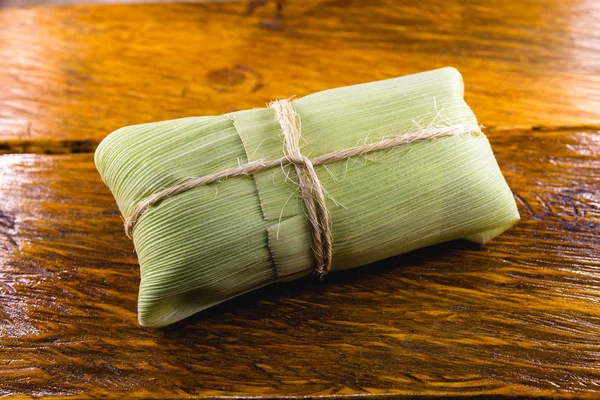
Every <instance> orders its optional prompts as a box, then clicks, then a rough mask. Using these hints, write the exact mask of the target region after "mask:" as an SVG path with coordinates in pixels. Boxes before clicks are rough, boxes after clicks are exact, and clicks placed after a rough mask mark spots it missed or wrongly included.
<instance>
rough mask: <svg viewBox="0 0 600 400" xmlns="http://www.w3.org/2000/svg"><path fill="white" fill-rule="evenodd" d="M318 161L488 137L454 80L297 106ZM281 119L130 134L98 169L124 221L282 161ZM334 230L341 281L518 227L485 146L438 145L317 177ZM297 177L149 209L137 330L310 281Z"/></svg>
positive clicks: (102, 153) (440, 75)
mask: <svg viewBox="0 0 600 400" xmlns="http://www.w3.org/2000/svg"><path fill="white" fill-rule="evenodd" d="M293 106H294V108H295V110H296V112H297V113H298V116H299V117H298V124H299V126H300V129H301V133H302V142H301V150H302V153H303V154H305V155H307V156H308V157H309V158H312V157H316V156H319V155H322V154H325V153H328V152H332V151H335V150H339V149H342V148H348V147H354V146H356V145H359V144H364V143H369V142H373V141H378V140H382V139H384V138H390V137H394V136H398V135H402V134H406V133H409V132H415V131H416V130H418V129H423V128H435V127H443V126H453V125H459V124H477V120H476V118H475V116H474V115H473V113H472V111H471V110H470V108H469V107H468V105H467V104H466V103H465V102H464V100H463V81H462V77H461V76H460V74H459V73H458V71H456V70H455V69H453V68H444V69H439V70H435V71H430V72H424V73H420V74H416V75H411V76H406V77H401V78H396V79H390V80H385V81H380V82H373V83H367V84H363V85H357V86H350V87H344V88H339V89H333V90H327V91H323V92H319V93H315V94H312V95H309V96H306V97H303V98H300V99H297V100H295V101H293ZM282 140H283V139H282V134H281V129H280V126H279V124H278V123H277V121H276V120H275V115H274V111H273V110H272V109H270V108H263V109H255V110H247V111H239V112H234V113H231V114H228V115H222V116H210V117H194V118H184V119H178V120H173V121H165V122H157V123H151V124H144V125H136V126H130V127H125V128H122V129H119V130H117V131H115V132H114V133H112V134H111V135H109V136H108V137H107V138H106V139H104V141H102V143H101V144H100V146H99V147H98V150H97V151H96V154H95V162H96V166H97V168H98V170H99V171H100V174H101V175H102V179H103V180H104V182H105V183H106V185H107V186H108V187H109V188H110V189H111V191H112V193H113V194H114V196H115V199H116V201H117V204H118V206H119V209H120V211H121V213H122V214H123V215H124V216H127V215H130V213H131V212H132V210H133V208H134V207H135V206H136V204H137V203H138V202H140V201H141V200H142V199H144V198H145V197H146V196H149V195H151V194H153V193H155V192H157V191H160V190H161V189H164V188H167V187H170V186H173V185H176V184H179V183H181V182H183V181H186V180H188V179H190V178H192V177H199V176H204V175H207V174H210V173H215V172H218V171H221V170H223V169H226V168H231V167H235V166H238V165H239V164H240V163H245V162H248V161H253V160H272V159H277V158H279V157H281V156H283V143H282ZM316 170H317V173H318V176H319V178H320V180H321V182H322V184H323V187H324V188H325V190H326V192H327V196H328V198H327V205H328V209H329V213H330V215H331V219H332V222H333V252H334V253H333V265H332V271H339V270H343V269H348V268H354V267H358V266H361V265H365V264H368V263H372V262H374V261H377V260H381V259H384V258H388V257H391V256H394V255H397V254H401V253H405V252H408V251H411V250H414V249H417V248H421V247H425V246H429V245H432V244H435V243H440V242H445V241H449V240H453V239H459V238H465V239H468V240H472V241H475V242H479V243H483V242H485V241H487V240H489V239H491V238H493V237H494V236H496V235H499V234H500V233H502V232H503V231H505V230H506V229H508V227H510V226H511V225H512V224H513V223H515V222H516V221H517V220H518V219H519V214H518V212H517V208H516V205H515V201H514V199H513V196H512V193H511V191H510V189H509V188H508V186H507V184H506V182H505V180H504V178H503V176H502V174H501V172H500V170H499V168H498V165H497V163H496V160H495V158H494V155H493V153H492V150H491V148H490V145H489V142H488V140H487V138H486V137H485V136H484V135H483V134H481V133H471V134H465V135H460V136H447V137H439V138H436V139H431V140H424V141H419V142H414V143H410V144H407V145H402V146H398V147H396V148H394V149H390V150H383V151H379V152H376V153H370V154H367V155H363V156H361V157H357V158H353V159H348V160H343V161H338V162H335V163H332V164H329V165H326V166H320V167H316ZM295 182H296V172H295V170H294V168H293V167H291V166H284V167H281V168H273V169H270V170H266V171H262V172H259V173H257V174H255V175H254V176H241V177H234V178H230V179H226V180H223V181H221V182H218V183H213V184H208V185H205V186H201V187H198V188H195V189H192V190H189V191H187V192H184V193H181V194H178V195H175V196H173V197H170V198H168V199H165V200H163V201H161V202H160V203H158V204H156V205H154V206H152V207H150V208H149V209H148V210H146V212H144V213H143V214H142V215H141V217H140V218H139V219H138V221H137V224H136V227H135V230H134V233H133V240H134V244H135V248H136V251H137V254H138V257H139V262H140V268H141V284H140V292H139V304H138V310H139V321H140V324H141V325H143V326H149V327H159V326H164V325H168V324H171V323H173V322H176V321H178V320H181V319H183V318H185V317H187V316H189V315H191V314H194V313H196V312H198V311H201V310H203V309H206V308H208V307H211V306H213V305H215V304H218V303H221V302H223V301H225V300H227V299H230V298H232V297H235V296H238V295H240V294H242V293H246V292H249V291H251V290H254V289H257V288H259V287H262V286H265V285H269V284H272V283H275V282H280V281H286V280H292V279H297V278H300V277H303V276H306V275H309V274H310V273H311V272H312V269H313V267H314V259H313V253H312V250H311V248H310V230H309V224H308V220H307V218H306V216H305V211H304V205H303V202H302V200H301V199H300V197H299V191H298V187H297V184H296V183H295Z"/></svg>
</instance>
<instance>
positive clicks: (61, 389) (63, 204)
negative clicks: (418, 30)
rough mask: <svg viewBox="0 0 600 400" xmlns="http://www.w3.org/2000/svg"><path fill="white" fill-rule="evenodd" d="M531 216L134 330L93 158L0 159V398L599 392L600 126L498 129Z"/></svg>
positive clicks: (125, 272)
mask: <svg viewBox="0 0 600 400" xmlns="http://www.w3.org/2000/svg"><path fill="white" fill-rule="evenodd" d="M489 136H490V139H491V141H492V144H493V147H494V149H495V151H496V152H497V156H498V160H499V163H500V165H501V168H502V169H503V171H504V173H505V175H506V178H507V180H508V182H509V184H510V186H511V188H512V189H513V190H514V192H515V196H516V198H517V200H518V203H519V208H520V212H521V214H522V216H523V220H522V221H521V222H520V223H519V224H518V225H517V226H515V227H514V228H512V229H511V230H509V231H508V232H507V233H505V234H504V235H502V236H500V237H498V238H497V239H495V240H493V241H492V242H490V243H489V244H488V245H486V246H484V247H479V246H475V245H472V244H469V243H466V242H453V243H448V244H444V245H440V246H435V247H432V248H427V249H423V250H420V251H416V252H413V253H410V254H407V255H404V256H400V257H396V258H393V259H390V260H387V261H385V262H382V263H379V264H376V265H371V266H368V267H365V268H361V269H358V270H354V271H349V272H347V273H336V274H331V275H330V276H328V277H327V280H326V282H324V283H319V282H312V283H310V282H306V281H303V282H297V283H293V284H288V285H281V286H276V287H271V288H267V289H264V290H260V291H258V292H255V293H252V294H250V295H246V296H243V297H242V298H239V299H236V300H234V301H230V302H228V303H226V304H224V305H221V306H218V307H215V308H213V309H211V310H209V311H207V312H204V313H201V314H199V315H197V316H195V317H192V318H190V319H188V320H186V321H183V322H181V323H178V324H176V325H174V326H172V327H169V328H165V329H161V330H151V329H144V328H141V327H139V326H138V325H137V321H136V292H137V285H138V279H139V276H138V270H137V262H136V258H135V254H134V253H133V249H132V246H131V244H130V242H129V241H128V240H127V239H126V238H125V236H124V234H123V230H122V221H121V219H120V216H119V214H118V211H117V208H116V206H115V205H114V203H113V200H112V198H111V195H110V193H109V192H108V190H107V189H106V188H105V187H104V186H103V184H102V183H101V182H100V179H99V177H98V174H97V173H96V171H95V169H94V166H93V163H92V157H91V155H89V154H82V155H65V156H44V155H31V154H28V155H18V154H14V155H4V156H0V174H1V176H0V207H1V208H0V252H1V254H2V256H1V257H0V263H1V264H0V265H1V270H0V271H1V273H0V293H2V297H1V299H2V301H0V312H1V313H2V317H1V318H0V348H1V349H2V351H0V366H1V367H0V396H3V395H24V396H41V397H45V396H48V397H50V396H67V395H80V396H83V397H92V396H102V395H105V396H112V397H115V396H118V395H122V394H124V393H128V394H129V395H130V396H138V397H165V396H169V397H185V396H199V397H208V396H217V395H219V396H220V395H232V396H260V397H278V396H283V395H287V396H292V397H295V398H297V397H301V396H325V395H336V396H340V397H344V396H351V395H357V394H365V395H366V394H372V395H377V396H382V397H385V396H387V395H390V396H391V395H414V394H418V395H474V394H513V395H514V394H524V395H555V394H574V393H575V394H578V395H586V394H587V395H590V396H591V395H593V394H594V393H596V394H597V393H598V392H600V364H599V362H598V354H599V352H600V342H598V335H599V334H600V308H599V307H598V304H600V272H599V271H600V243H599V242H598V232H599V229H600V185H599V183H600V175H599V174H598V170H599V169H598V168H599V167H600V133H599V132H597V131H577V130H571V131H548V132H539V131H492V132H490V133H489Z"/></svg>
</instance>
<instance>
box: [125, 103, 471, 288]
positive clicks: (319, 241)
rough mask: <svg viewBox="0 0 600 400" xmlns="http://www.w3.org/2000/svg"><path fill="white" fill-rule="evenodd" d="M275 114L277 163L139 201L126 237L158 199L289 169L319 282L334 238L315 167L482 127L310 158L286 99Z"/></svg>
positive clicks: (253, 165)
mask: <svg viewBox="0 0 600 400" xmlns="http://www.w3.org/2000/svg"><path fill="white" fill-rule="evenodd" d="M269 107H271V108H272V109H273V110H274V111H275V118H276V119H277V122H279V125H280V126H281V131H282V134H283V138H284V143H285V151H284V156H283V157H281V158H278V159H275V160H268V161H263V160H259V161H250V162H248V163H246V164H242V165H239V166H237V167H234V168H228V169H225V170H222V171H219V172H217V173H214V174H209V175H204V176H202V177H198V178H191V179H188V180H187V181H185V182H182V183H180V184H178V185H175V186H172V187H169V188H166V189H163V190H161V191H158V192H156V193H154V194H152V195H150V196H148V197H146V198H144V199H143V200H141V201H140V202H139V203H138V204H137V205H136V206H135V208H134V209H133V211H132V212H131V214H130V215H129V216H128V217H126V218H125V233H126V234H127V236H128V237H129V238H132V235H133V229H134V227H135V223H136V222H137V220H138V219H139V218H140V216H141V215H142V214H143V213H144V212H145V211H146V210H147V209H148V208H150V207H151V206H152V205H154V204H157V203H158V202H160V201H161V200H164V199H166V198H169V197H171V196H174V195H176V194H179V193H182V192H186V191H188V190H190V189H193V188H196V187H199V186H203V185H207V184H209V183H213V182H218V181H221V180H223V179H228V178H232V177H235V176H241V175H253V174H255V173H258V172H261V171H264V170H267V169H269V168H273V167H275V166H284V165H293V166H294V168H295V170H296V174H297V175H298V186H299V188H300V193H301V197H302V200H303V201H304V204H305V208H306V215H307V218H308V220H309V222H310V227H311V248H312V251H313V253H314V257H315V268H314V274H315V275H316V276H318V277H320V278H323V277H324V276H325V275H327V273H329V271H330V270H331V261H332V252H333V245H332V244H333V238H332V234H331V218H330V215H329V213H328V211H327V204H326V198H325V190H324V189H323V186H322V184H321V181H320V180H319V177H318V175H317V172H316V171H315V166H319V165H324V164H329V163H333V162H336V161H341V160H345V159H348V158H351V157H357V156H361V155H364V154H366V153H371V152H375V151H380V150H385V149H391V148H394V147H396V146H399V145H402V144H408V143H412V142H416V141H420V140H426V139H433V138H436V137H441V136H456V135H462V134H467V133H481V127H480V126H479V125H475V124H460V125H454V126H447V127H441V128H438V127H435V128H432V127H429V128H426V129H419V130H417V131H416V132H413V133H407V134H403V135H401V136H396V137H393V138H390V139H383V140H380V141H377V142H373V143H367V144H363V145H359V146H355V147H350V148H346V149H341V150H337V151H333V152H331V153H327V154H324V155H321V156H319V157H315V158H312V159H309V158H308V157H306V156H304V155H303V154H302V153H301V151H300V138H301V133H300V131H299V129H298V127H297V124H296V112H295V111H294V107H293V105H292V103H291V102H290V101H289V100H276V101H273V102H272V103H271V104H269Z"/></svg>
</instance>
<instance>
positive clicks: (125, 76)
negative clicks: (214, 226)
mask: <svg viewBox="0 0 600 400" xmlns="http://www.w3.org/2000/svg"><path fill="white" fill-rule="evenodd" d="M285 7H286V8H285V10H284V16H285V20H284V24H283V29H281V30H276V29H266V28H265V27H264V25H263V24H262V21H263V20H265V19H266V18H269V17H271V16H272V13H273V5H272V4H271V3H268V4H267V6H265V7H262V8H259V9H258V10H257V11H256V12H255V13H254V15H252V16H245V15H243V10H244V8H245V5H244V4H242V3H227V4H224V3H215V4H160V5H113V6H80V7H62V8H61V7H54V8H45V7H39V8H31V9H4V10H1V11H0V26H2V29H1V30H0V70H2V74H0V87H2V90H1V91H0V151H2V152H36V153H44V152H46V153H61V152H70V151H89V150H92V149H93V148H94V147H95V145H96V144H97V143H98V141H99V140H101V139H102V138H103V137H104V136H106V135H107V134H108V133H109V132H111V131H112V130H114V129H116V128H119V127H121V126H124V125H130V124H136V123H142V122H148V121H156V120H164V119H172V118H178V117H184V116H191V115H210V114H220V113H224V112H228V111H232V110H234V109H245V108H253V107H260V106H263V105H264V104H265V103H266V102H268V101H269V100H272V99H274V98H281V97H290V96H293V95H296V96H303V95H305V94H308V93H311V92H314V91H318V90H322V89H327V88H332V87H338V86H343V85H349V84H355V83H362V82H368V81H372V80H378V79H384V78H390V77H395V76H400V75H404V74H409V73H414V72H418V71H423V70H428V69H434V68H438V67H443V66H447V65H452V66H455V67H457V68H458V69H459V70H460V71H462V73H463V75H464V77H465V81H466V98H467V101H468V102H469V103H470V104H471V105H472V107H473V109H474V111H475V112H476V114H477V115H478V116H479V118H480V121H481V123H483V124H485V125H487V126H535V125H552V126H566V125H568V126H572V125H582V124H584V125H585V124H588V125H589V124H598V123H599V121H600V111H599V110H600V97H599V96H598V93H600V79H598V71H599V68H600V52H599V51H597V50H598V48H599V43H600V36H599V33H598V32H599V31H598V30H597V29H596V27H597V26H599V25H600V3H598V2H595V1H589V0H573V1H568V2H565V1H561V0H551V1H545V2H539V1H534V0H527V1H522V2H513V1H510V0H502V1H496V2H492V3H490V2H488V1H486V0H469V1H467V2H463V1H452V2H448V1H442V0H425V1H420V2H419V3H418V4H414V5H413V4H412V3H411V2H404V3H400V2H397V1H395V0H379V1H370V2H350V3H347V2H342V1H325V0H309V1H294V2H286V5H285Z"/></svg>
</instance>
